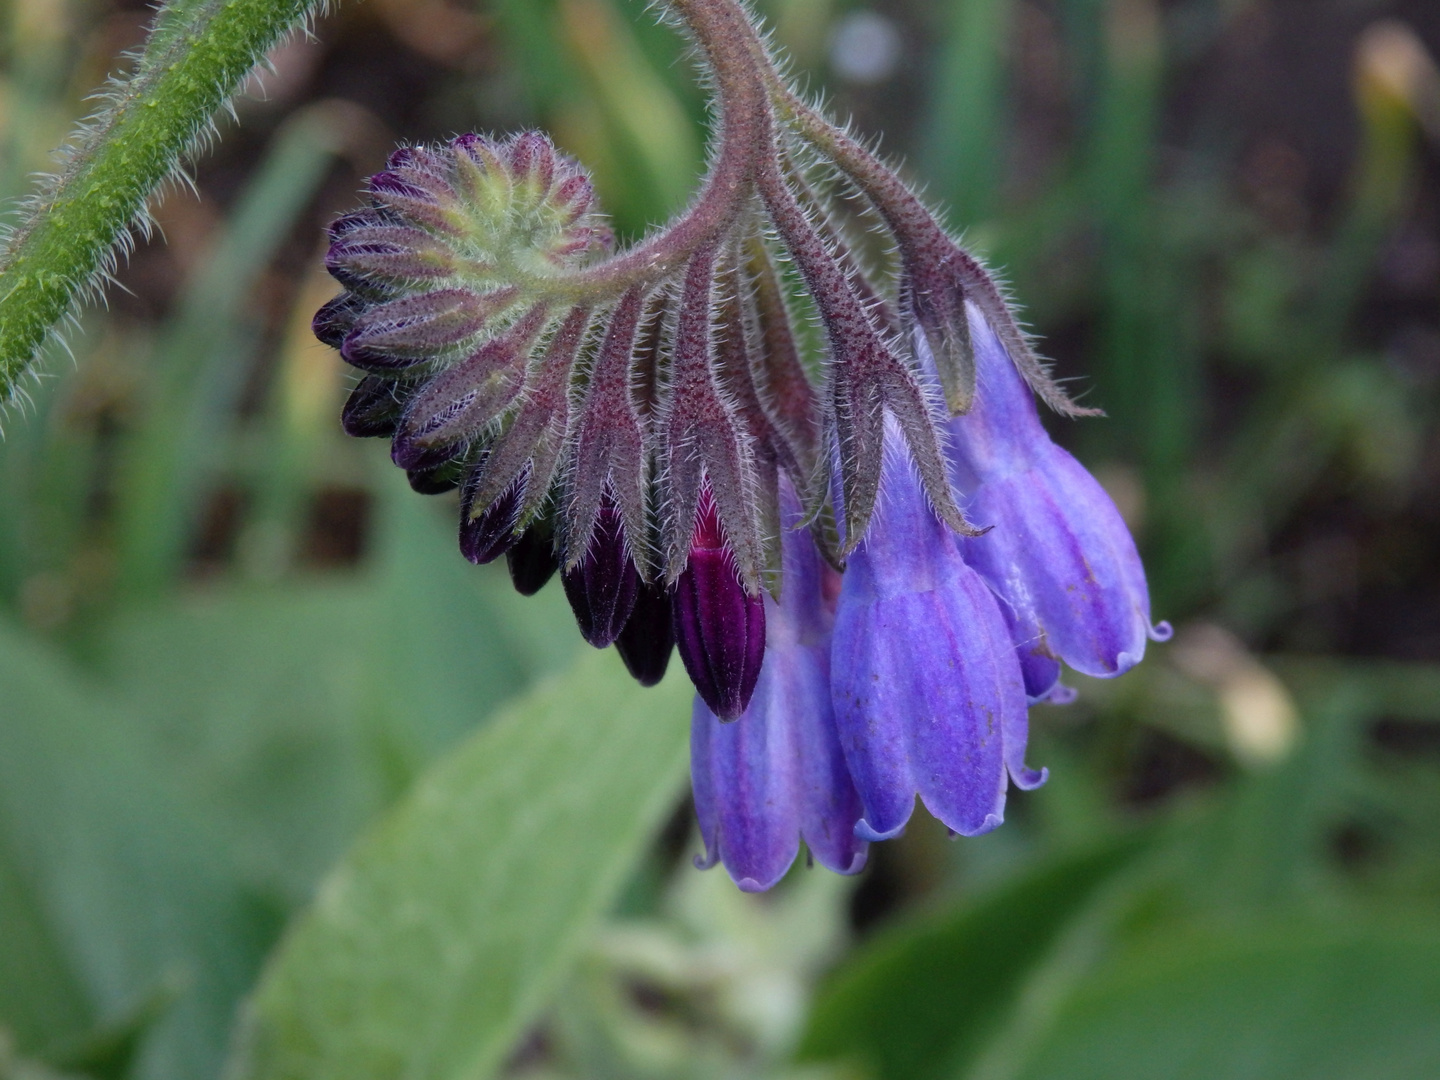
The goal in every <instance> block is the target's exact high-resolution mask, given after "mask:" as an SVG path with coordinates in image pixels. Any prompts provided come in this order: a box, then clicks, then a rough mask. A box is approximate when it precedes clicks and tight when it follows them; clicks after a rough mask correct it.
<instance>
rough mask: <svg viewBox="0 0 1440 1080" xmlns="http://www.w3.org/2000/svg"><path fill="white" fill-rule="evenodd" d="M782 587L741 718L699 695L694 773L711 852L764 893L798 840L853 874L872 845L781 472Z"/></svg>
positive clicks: (821, 606) (810, 559)
mask: <svg viewBox="0 0 1440 1080" xmlns="http://www.w3.org/2000/svg"><path fill="white" fill-rule="evenodd" d="M781 494H782V502H783V511H782V513H783V515H784V524H785V526H786V529H787V531H786V532H785V533H784V537H783V541H782V559H783V563H784V591H783V592H782V594H781V597H780V602H779V603H776V602H775V601H774V600H773V599H771V598H770V597H769V596H766V597H765V598H764V603H765V610H766V617H765V626H766V639H767V640H766V646H765V660H764V663H763V664H762V665H761V668H760V678H759V681H758V682H757V683H756V685H755V694H754V696H753V697H752V698H751V700H750V704H749V707H748V708H746V710H745V712H744V715H742V716H741V717H740V719H739V720H737V721H736V722H735V723H733V724H727V723H723V722H722V721H721V720H720V719H719V718H718V717H717V716H716V715H715V714H714V713H713V712H711V711H710V709H709V707H708V706H707V705H706V704H705V702H704V700H703V699H701V698H699V697H698V696H697V698H696V700H695V708H694V712H693V714H692V720H691V727H690V775H691V780H692V783H693V786H694V790H695V812H696V815H697V816H698V818H699V820H700V834H701V836H702V837H703V838H704V841H705V850H706V857H705V859H704V860H703V862H702V861H700V860H697V865H701V866H713V865H715V863H716V862H717V861H723V862H724V864H725V869H726V870H727V871H728V872H729V874H730V876H731V877H732V878H733V879H734V880H735V882H736V884H738V885H739V886H740V888H742V889H744V890H746V891H747V892H760V891H763V890H765V889H768V888H770V887H771V886H773V885H774V884H775V883H776V882H777V881H779V880H780V879H781V878H782V877H784V876H785V872H786V871H787V870H788V869H789V868H790V865H791V863H793V862H794V861H795V857H796V855H797V854H798V853H799V849H800V841H801V839H803V840H804V841H805V843H806V845H807V846H808V847H809V848H810V851H811V853H812V854H813V855H814V856H815V858H816V859H817V860H819V862H820V864H821V865H822V866H825V867H828V868H829V869H831V870H835V871H837V872H838V873H842V874H853V873H858V872H859V871H860V869H861V868H863V867H864V865H865V858H866V853H867V850H868V845H867V844H866V842H865V841H864V840H861V839H859V838H857V837H856V836H855V824H856V822H858V821H859V820H860V817H861V814H862V813H863V809H862V807H861V804H860V796H859V794H858V793H857V792H856V790H855V785H854V783H853V782H852V781H851V779H850V773H849V771H848V770H847V768H846V765H845V757H844V753H843V752H842V750H841V747H840V739H839V734H838V732H837V730H836V727H835V712H834V708H833V706H832V704H831V700H830V629H831V623H832V621H833V617H832V615H831V614H830V611H829V609H828V607H827V605H826V602H825V596H826V588H825V584H824V578H825V576H826V575H827V574H829V575H833V574H834V572H833V571H831V570H829V569H828V568H827V567H825V566H824V565H823V564H822V563H821V561H820V558H819V554H818V552H817V550H816V548H815V544H814V542H813V541H812V540H811V537H810V533H809V531H808V530H806V529H797V528H795V526H796V525H797V524H798V521H799V517H800V513H799V500H798V499H796V498H795V496H794V492H793V490H792V489H791V488H790V485H789V484H788V483H784V482H783V481H782V484H781Z"/></svg>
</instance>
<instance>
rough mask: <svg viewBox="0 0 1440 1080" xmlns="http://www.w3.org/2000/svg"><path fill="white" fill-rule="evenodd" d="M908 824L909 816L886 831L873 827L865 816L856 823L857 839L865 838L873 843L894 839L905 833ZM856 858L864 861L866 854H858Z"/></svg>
mask: <svg viewBox="0 0 1440 1080" xmlns="http://www.w3.org/2000/svg"><path fill="white" fill-rule="evenodd" d="M908 824H910V821H909V819H908V818H907V819H906V820H904V821H902V822H901V823H900V824H899V825H896V826H895V827H894V828H893V829H886V830H885V831H884V832H881V831H879V830H877V829H873V828H871V827H870V823H869V822H868V821H866V820H865V819H864V818H861V819H860V820H859V821H857V822H856V823H855V839H857V840H865V841H868V842H869V843H872V844H878V843H880V841H882V840H894V839H895V838H896V837H897V836H904V835H905V826H906V825H908ZM856 858H858V859H860V860H861V862H862V863H863V861H864V858H865V856H864V855H858V856H856Z"/></svg>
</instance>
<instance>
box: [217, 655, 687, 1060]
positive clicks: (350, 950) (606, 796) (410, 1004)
mask: <svg viewBox="0 0 1440 1080" xmlns="http://www.w3.org/2000/svg"><path fill="white" fill-rule="evenodd" d="M688 700H689V685H688V683H687V682H686V681H685V679H684V676H683V673H679V672H677V673H675V674H674V675H672V677H671V678H670V679H668V680H667V681H666V682H665V683H663V684H662V685H661V687H659V688H658V689H656V690H652V691H644V690H640V689H639V688H638V687H636V686H634V684H633V683H631V682H630V680H629V677H628V676H627V675H626V674H625V672H624V669H623V668H622V667H621V665H620V664H619V662H618V661H617V660H616V658H615V657H614V656H612V655H609V654H606V655H603V656H601V655H588V656H586V658H585V659H583V660H581V661H580V662H578V663H577V664H575V665H574V666H573V667H572V668H571V669H570V670H569V671H568V672H566V673H565V674H564V675H563V676H561V677H559V678H557V679H556V680H555V681H553V682H551V683H549V684H547V685H545V686H544V687H542V688H541V689H539V690H537V691H535V692H534V693H533V694H531V695H529V696H527V697H526V698H525V699H524V700H523V701H521V702H519V703H517V704H516V705H514V706H512V707H511V708H509V709H507V710H506V711H505V712H504V714H503V715H502V716H500V717H497V718H496V719H495V720H494V721H493V722H492V723H491V724H490V725H488V726H487V727H486V728H485V729H484V730H482V731H481V732H480V733H479V734H477V735H476V736H475V737H474V738H473V739H471V740H470V741H469V742H468V743H466V744H465V745H463V746H462V747H461V748H460V749H458V750H457V751H455V752H454V753H453V754H452V755H450V756H449V757H448V758H446V759H445V760H444V761H443V762H442V763H441V764H440V765H439V766H437V767H436V769H435V770H434V771H433V772H432V773H430V774H429V775H427V776H426V777H424V778H423V779H422V780H421V781H420V782H419V784H418V785H417V787H416V788H415V789H414V790H413V791H412V793H411V794H410V795H409V796H407V797H406V799H405V800H404V801H403V802H402V803H401V805H400V806H399V807H397V808H396V810H395V811H394V812H393V813H392V814H391V815H390V816H389V817H388V818H387V819H386V820H384V821H383V822H382V823H381V825H380V826H379V827H378V828H377V829H376V830H375V831H374V832H373V833H371V834H370V836H369V837H367V838H366V839H365V840H364V841H363V842H362V843H361V845H360V846H359V847H358V848H357V850H356V851H355V852H354V853H353V855H351V856H350V857H349V858H348V859H347V860H346V861H345V862H344V863H342V864H341V866H340V867H339V869H338V870H337V871H336V872H335V873H334V875H332V877H331V878H330V880H329V881H328V882H327V883H326V885H325V886H324V887H323V888H322V890H321V893H320V897H319V900H318V901H317V903H316V905H315V907H314V909H313V910H312V911H311V912H310V913H309V914H308V915H307V916H306V917H305V918H304V919H303V920H302V921H301V922H300V924H299V925H298V926H297V927H296V928H295V930H294V932H293V933H292V935H291V936H290V938H289V939H288V941H287V942H286V944H285V946H284V948H283V949H282V951H281V952H280V954H279V955H278V957H277V958H276V959H275V960H274V962H273V963H272V966H271V967H270V969H269V971H268V973H267V975H266V977H265V979H264V980H263V982H262V984H261V987H260V989H259V991H258V992H257V994H256V996H255V998H254V1000H253V1002H252V1004H251V1006H250V1008H249V1011H248V1016H247V1019H246V1023H245V1028H244V1031H243V1033H242V1035H241V1037H240V1042H239V1049H238V1051H237V1055H236V1057H235V1059H234V1060H233V1062H232V1066H231V1070H230V1076H231V1077H233V1078H234V1080H281V1078H285V1080H290V1078H293V1080H301V1078H304V1080H332V1078H333V1080H342V1078H343V1080H372V1078H373V1080H379V1078H389V1077H406V1078H407V1080H430V1078H449V1077H457V1078H458V1077H466V1078H471V1077H483V1076H486V1075H489V1074H490V1073H491V1072H492V1071H493V1069H494V1068H495V1067H496V1066H497V1065H498V1064H499V1063H500V1061H501V1060H502V1059H503V1056H504V1054H505V1053H506V1051H507V1050H508V1049H509V1047H510V1046H511V1045H512V1043H513V1042H514V1041H515V1040H516V1039H517V1038H518V1037H519V1035H520V1034H521V1033H522V1031H523V1030H524V1026H525V1024H526V1023H527V1022H529V1021H530V1020H532V1019H533V1017H534V1015H535V1013H536V1012H537V1010H539V1009H540V1008H541V1007H543V1005H544V1004H545V1002H546V1001H547V999H548V998H549V996H550V994H551V993H552V992H553V990H554V989H555V986H556V983H557V980H558V979H559V977H560V975H561V973H562V972H563V971H564V969H565V967H566V965H567V964H568V963H569V962H570V961H571V960H572V959H573V958H574V957H575V955H576V954H577V952H578V950H579V949H580V948H581V947H582V945H583V944H584V942H585V940H586V938H587V937H588V935H589V933H590V932H591V931H592V930H593V929H594V927H595V925H596V923H597V922H598V920H599V919H600V917H601V916H602V914H603V913H604V911H605V910H606V908H607V907H608V906H609V905H610V904H611V902H613V900H614V898H615V896H616V894H617V893H618V891H619V890H620V888H621V886H622V885H623V884H624V881H625V878H626V875H627V874H628V872H629V871H630V869H631V867H632V865H633V864H634V862H635V860H636V859H637V858H638V856H639V853H640V851H641V849H642V847H643V845H644V843H645V842H646V840H647V838H648V837H649V835H650V834H651V832H652V831H653V829H654V828H655V827H656V826H657V824H658V823H659V822H660V820H661V819H662V818H663V817H664V815H665V814H666V813H667V812H668V810H669V809H670V807H671V805H672V803H673V800H674V797H675V795H676V792H677V788H678V787H679V784H680V781H681V778H682V777H683V775H684V771H685V761H686V749H685V747H686V740H687V734H688V728H687V725H686V723H685V720H684V717H685V713H686V706H687V703H688Z"/></svg>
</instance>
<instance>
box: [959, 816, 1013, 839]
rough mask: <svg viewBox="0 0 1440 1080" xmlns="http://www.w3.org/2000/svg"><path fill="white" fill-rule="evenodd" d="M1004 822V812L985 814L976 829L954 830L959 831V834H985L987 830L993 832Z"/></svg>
mask: <svg viewBox="0 0 1440 1080" xmlns="http://www.w3.org/2000/svg"><path fill="white" fill-rule="evenodd" d="M1004 824H1005V815H1004V814H987V815H985V821H984V822H983V823H982V824H981V826H980V827H979V828H978V829H974V830H966V829H959V830H956V831H957V832H959V833H960V835H961V836H984V835H985V834H986V833H988V832H994V831H995V830H996V829H998V828H999V827H1000V826H1001V825H1004Z"/></svg>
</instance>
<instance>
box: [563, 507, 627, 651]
mask: <svg viewBox="0 0 1440 1080" xmlns="http://www.w3.org/2000/svg"><path fill="white" fill-rule="evenodd" d="M560 580H561V582H562V583H563V584H564V586H565V596H566V598H567V599H568V600H569V601H570V610H572V611H573V612H574V613H575V622H576V623H577V624H579V626H580V635H581V636H582V637H583V638H584V639H585V640H586V641H588V642H589V643H590V644H591V645H594V646H595V648H597V649H603V648H605V647H606V646H607V645H609V644H610V643H611V642H613V641H614V640H615V639H616V638H618V637H619V636H620V631H621V630H623V629H624V628H625V623H626V621H627V620H628V619H629V618H630V613H631V611H632V610H634V607H635V594H636V592H637V591H638V589H639V587H640V575H639V573H638V572H636V570H635V563H634V561H633V560H632V559H631V558H630V552H629V550H628V549H627V546H626V544H625V526H624V524H623V522H622V521H621V519H620V510H619V508H618V507H616V505H615V504H614V502H613V501H611V500H610V499H609V498H608V497H607V498H606V499H605V501H604V502H602V503H601V504H600V512H599V514H598V515H597V516H596V518H595V531H594V532H593V533H592V534H591V536H590V547H589V550H588V551H586V553H585V557H584V558H583V559H581V560H580V562H579V563H577V564H576V565H575V566H574V567H572V568H571V569H569V570H566V571H565V572H564V573H563V574H562V575H561V577H560Z"/></svg>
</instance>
